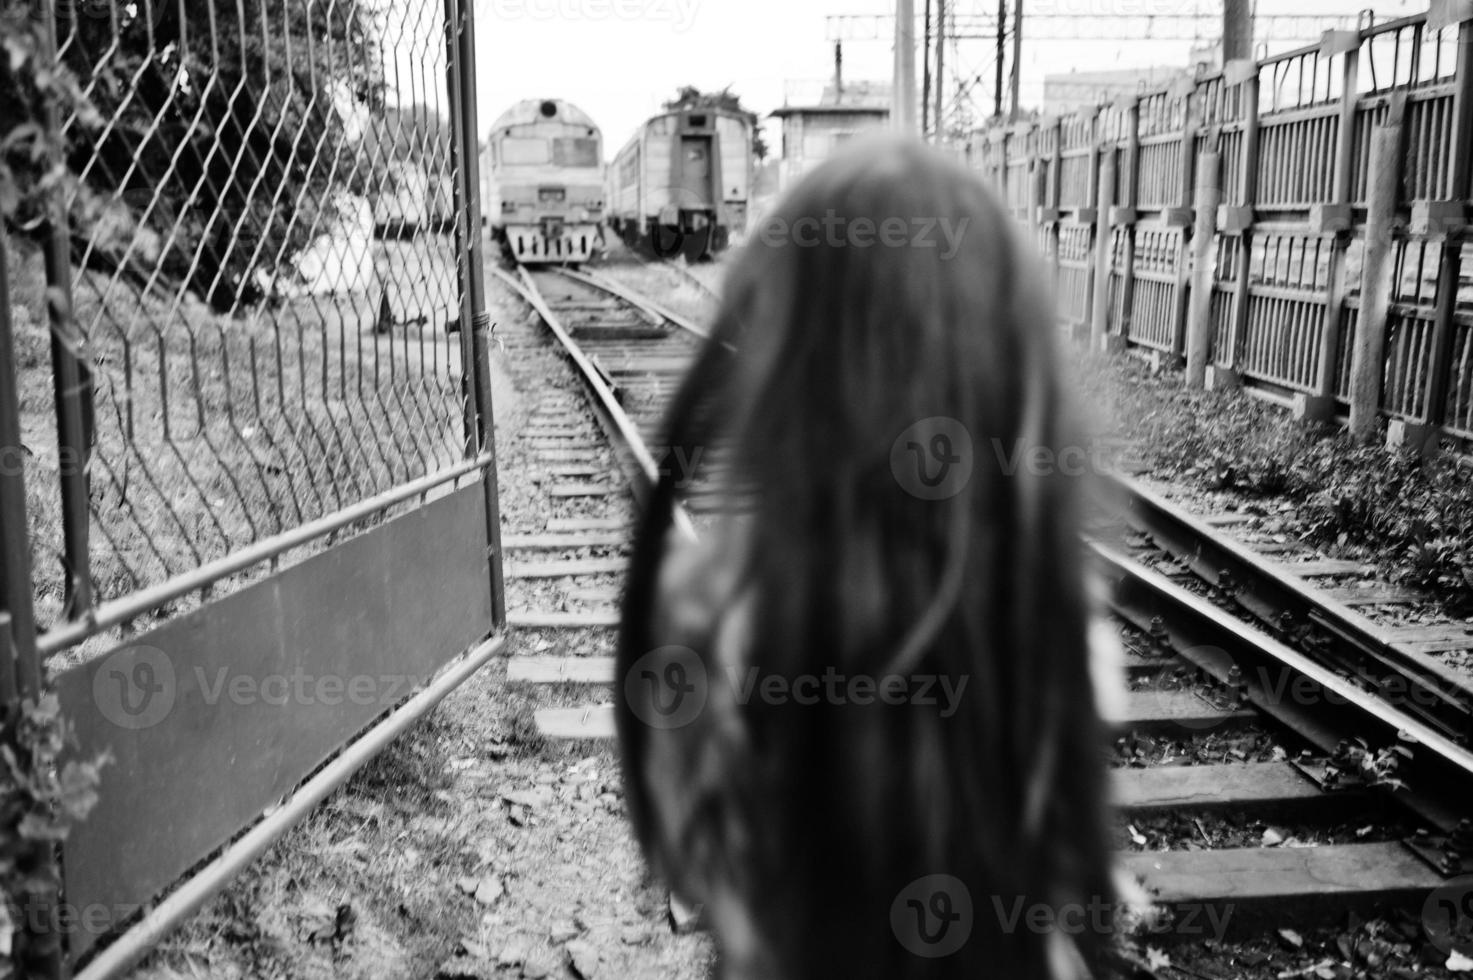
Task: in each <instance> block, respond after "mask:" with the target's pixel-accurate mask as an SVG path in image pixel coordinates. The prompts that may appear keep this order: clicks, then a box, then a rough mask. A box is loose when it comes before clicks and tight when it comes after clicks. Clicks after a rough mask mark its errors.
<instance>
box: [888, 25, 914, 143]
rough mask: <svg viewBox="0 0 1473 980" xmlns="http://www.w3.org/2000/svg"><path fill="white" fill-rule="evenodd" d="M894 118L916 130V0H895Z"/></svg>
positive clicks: (903, 129) (902, 128)
mask: <svg viewBox="0 0 1473 980" xmlns="http://www.w3.org/2000/svg"><path fill="white" fill-rule="evenodd" d="M891 99H892V103H891V108H890V117H891V118H890V122H891V124H892V125H894V127H895V128H896V129H899V130H900V131H901V132H902V133H910V134H912V135H914V134H915V133H916V108H917V107H916V8H915V0H895V91H894V93H893V94H892V96H891Z"/></svg>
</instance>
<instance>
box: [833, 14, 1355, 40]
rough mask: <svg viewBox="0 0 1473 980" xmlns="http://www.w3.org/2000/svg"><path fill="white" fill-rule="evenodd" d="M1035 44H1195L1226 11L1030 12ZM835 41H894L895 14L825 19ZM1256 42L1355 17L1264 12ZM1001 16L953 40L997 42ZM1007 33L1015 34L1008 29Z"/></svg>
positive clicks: (967, 25)
mask: <svg viewBox="0 0 1473 980" xmlns="http://www.w3.org/2000/svg"><path fill="white" fill-rule="evenodd" d="M1026 19H1027V23H1028V40H1030V41H1142V40H1148V41H1195V40H1199V39H1201V38H1209V37H1217V36H1219V35H1220V34H1221V32H1222V23H1223V22H1222V14H1221V13H1210V12H1209V13H1203V14H1131V13H1119V14H1028V15H1027V17H1026ZM825 20H826V22H827V28H828V39H829V41H831V42H836V41H837V42H843V41H879V40H889V39H890V38H892V37H894V35H895V17H894V15H893V14H831V15H829V16H828V17H827V18H825ZM1253 23H1254V40H1255V41H1269V42H1284V41H1304V42H1306V43H1308V42H1311V41H1317V40H1319V38H1320V36H1321V35H1322V34H1323V33H1324V32H1325V31H1329V30H1348V29H1351V28H1354V27H1355V26H1356V19H1355V17H1353V16H1333V15H1314V14H1259V15H1258V16H1257V17H1255V18H1254V21H1253ZM997 28H998V18H997V17H995V16H990V15H987V14H956V15H954V16H953V17H952V18H950V20H949V23H948V30H947V34H948V35H949V36H950V38H951V40H954V41H956V40H982V39H993V38H996V37H997V35H998V30H997ZM1003 33H1004V35H1005V36H1006V35H1007V34H1009V33H1010V30H1009V28H1008V27H1007V26H1005V27H1004V31H1003Z"/></svg>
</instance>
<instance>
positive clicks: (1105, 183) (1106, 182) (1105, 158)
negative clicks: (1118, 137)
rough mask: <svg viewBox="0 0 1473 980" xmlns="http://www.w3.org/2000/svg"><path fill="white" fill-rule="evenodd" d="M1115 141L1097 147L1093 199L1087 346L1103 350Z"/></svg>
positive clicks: (1106, 330) (1107, 315)
mask: <svg viewBox="0 0 1473 980" xmlns="http://www.w3.org/2000/svg"><path fill="white" fill-rule="evenodd" d="M1117 152H1118V151H1117V150H1116V147H1115V144H1114V143H1113V142H1108V143H1105V144H1104V145H1102V146H1101V147H1100V151H1099V157H1100V176H1099V189H1098V191H1097V193H1096V198H1095V256H1094V258H1095V274H1094V299H1093V301H1092V302H1091V304H1090V328H1089V346H1090V349H1091V350H1097V351H1099V350H1104V349H1105V345H1106V340H1105V338H1106V337H1108V336H1109V334H1110V253H1111V252H1112V251H1113V246H1114V244H1115V242H1114V238H1115V236H1114V235H1113V234H1111V228H1110V209H1111V207H1112V206H1113V205H1114V203H1115V154H1116V153H1117Z"/></svg>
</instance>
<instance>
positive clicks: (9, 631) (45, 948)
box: [0, 222, 66, 978]
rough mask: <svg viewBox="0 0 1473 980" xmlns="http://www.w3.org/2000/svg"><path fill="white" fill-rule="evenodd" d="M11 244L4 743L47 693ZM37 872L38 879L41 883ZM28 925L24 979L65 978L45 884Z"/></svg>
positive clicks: (0, 408)
mask: <svg viewBox="0 0 1473 980" xmlns="http://www.w3.org/2000/svg"><path fill="white" fill-rule="evenodd" d="M8 246H9V243H8V242H7V241H6V235H5V225H4V223H3V222H0V741H3V742H9V741H10V740H11V736H12V735H13V733H14V727H13V726H14V724H15V722H16V718H17V715H18V713H19V710H20V704H21V701H22V700H26V701H30V702H32V703H35V702H36V701H38V700H39V698H40V696H41V693H42V691H43V689H44V675H43V673H42V670H41V658H40V656H39V654H38V653H37V652H36V613H35V607H34V605H33V603H34V594H33V585H32V581H31V544H30V533H29V525H28V522H27V516H26V486H25V473H24V469H23V465H24V464H23V461H24V459H25V449H24V448H23V447H22V444H21V427H20V392H19V381H18V376H17V373H16V362H15V339H14V337H13V336H12V334H11V321H10V280H9V262H10V257H9V247H8ZM12 750H13V751H15V752H16V755H17V761H18V762H19V763H20V765H22V766H26V765H29V759H28V757H27V754H26V749H25V746H23V745H19V744H13V745H12ZM33 846H34V847H35V848H36V853H35V854H33V855H29V857H30V858H31V859H32V860H36V861H38V862H40V863H42V864H43V867H41V868H39V869H37V870H38V871H40V872H45V871H46V870H47V869H46V867H45V865H50V866H51V869H52V872H53V873H55V864H56V853H55V850H54V848H52V847H51V846H50V845H48V844H45V843H40V842H38V843H36V844H34V845H33ZM44 878H45V874H44V873H43V874H39V875H38V876H37V879H38V880H44ZM24 901H25V902H26V904H27V908H25V909H23V912H24V913H25V915H24V923H23V924H24V927H25V929H26V930H27V934H28V935H29V936H30V938H31V940H32V941H33V942H34V943H35V946H36V948H35V950H33V951H31V952H29V953H28V954H27V956H26V959H25V962H24V963H23V964H21V966H22V975H23V976H28V977H37V978H59V977H62V976H64V975H65V969H66V967H65V963H64V961H63V958H62V948H61V937H60V935H58V934H56V933H55V932H53V931H51V930H50V928H46V929H38V928H37V923H38V921H44V922H45V923H46V925H47V926H48V927H49V926H50V925H51V917H50V916H49V915H47V916H44V917H42V916H38V915H34V914H32V913H33V912H37V911H44V912H53V913H54V912H55V911H56V909H57V907H58V905H57V901H58V896H57V894H56V889H55V888H53V887H51V886H50V885H45V884H43V885H40V886H38V887H36V888H35V889H34V890H33V891H31V892H30V893H28V894H27V895H25V896H24Z"/></svg>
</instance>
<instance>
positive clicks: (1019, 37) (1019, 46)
mask: <svg viewBox="0 0 1473 980" xmlns="http://www.w3.org/2000/svg"><path fill="white" fill-rule="evenodd" d="M1022 75H1023V0H1014V3H1013V99H1012V105H1011V106H1010V107H1009V108H1008V119H1009V120H1011V121H1012V122H1017V121H1018V88H1019V86H1020V85H1022Z"/></svg>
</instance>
